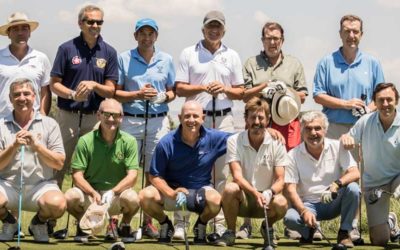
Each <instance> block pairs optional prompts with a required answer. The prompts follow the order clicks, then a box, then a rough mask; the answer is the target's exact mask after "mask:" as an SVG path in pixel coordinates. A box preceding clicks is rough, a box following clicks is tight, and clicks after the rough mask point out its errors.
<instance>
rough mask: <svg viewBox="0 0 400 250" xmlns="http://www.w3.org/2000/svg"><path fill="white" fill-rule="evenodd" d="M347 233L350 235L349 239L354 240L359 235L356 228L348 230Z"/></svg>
mask: <svg viewBox="0 0 400 250" xmlns="http://www.w3.org/2000/svg"><path fill="white" fill-rule="evenodd" d="M349 235H350V239H351V241H356V240H358V239H359V238H360V237H361V235H360V231H358V228H353V229H351V231H350V232H349Z"/></svg>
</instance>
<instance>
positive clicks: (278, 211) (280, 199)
mask: <svg viewBox="0 0 400 250" xmlns="http://www.w3.org/2000/svg"><path fill="white" fill-rule="evenodd" d="M270 209H271V210H272V212H273V213H274V217H278V218H283V217H284V216H285V214H286V211H287V210H288V202H287V200H286V198H285V197H284V196H283V195H282V194H277V195H275V197H274V199H273V200H272V201H271V204H270Z"/></svg>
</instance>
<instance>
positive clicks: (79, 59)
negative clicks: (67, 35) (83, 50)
mask: <svg viewBox="0 0 400 250" xmlns="http://www.w3.org/2000/svg"><path fill="white" fill-rule="evenodd" d="M71 62H72V64H73V65H76V64H80V63H81V62H82V59H81V58H80V57H79V56H74V57H72V60H71Z"/></svg>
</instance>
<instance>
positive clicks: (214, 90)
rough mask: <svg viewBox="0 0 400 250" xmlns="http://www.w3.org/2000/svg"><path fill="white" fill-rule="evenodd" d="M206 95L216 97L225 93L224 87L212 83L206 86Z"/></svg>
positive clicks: (217, 83)
mask: <svg viewBox="0 0 400 250" xmlns="http://www.w3.org/2000/svg"><path fill="white" fill-rule="evenodd" d="M207 93H209V94H210V95H213V96H217V95H218V94H221V93H225V85H224V84H222V83H220V82H217V81H214V82H211V83H210V84H208V86H207Z"/></svg>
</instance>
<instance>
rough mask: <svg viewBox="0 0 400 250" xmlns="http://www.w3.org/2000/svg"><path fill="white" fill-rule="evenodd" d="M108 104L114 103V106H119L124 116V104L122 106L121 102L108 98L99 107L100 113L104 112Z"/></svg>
mask: <svg viewBox="0 0 400 250" xmlns="http://www.w3.org/2000/svg"><path fill="white" fill-rule="evenodd" d="M107 103H112V104H115V105H117V106H118V108H119V112H120V113H121V115H123V114H124V112H123V109H122V104H121V103H120V102H119V101H117V100H115V99H114V98H106V99H104V100H103V101H101V103H100V106H99V111H100V112H101V111H103V110H104V106H105V105H106V104H107Z"/></svg>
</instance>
